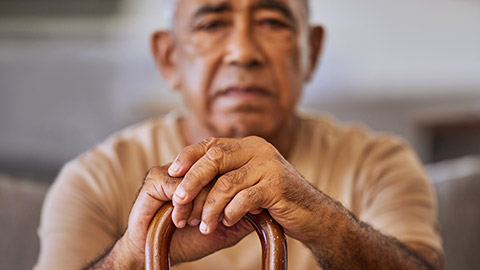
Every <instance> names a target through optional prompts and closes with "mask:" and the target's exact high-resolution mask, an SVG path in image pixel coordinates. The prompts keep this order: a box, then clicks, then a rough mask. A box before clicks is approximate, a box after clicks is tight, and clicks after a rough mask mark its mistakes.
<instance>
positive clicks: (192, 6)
mask: <svg viewBox="0 0 480 270" xmlns="http://www.w3.org/2000/svg"><path fill="white" fill-rule="evenodd" d="M179 1H180V3H179V4H180V5H181V7H182V9H183V8H186V9H188V10H190V11H191V12H195V11H196V10H197V9H199V8H204V7H206V8H210V9H211V10H218V11H228V10H234V9H237V8H248V9H259V8H267V9H274V10H278V11H282V9H283V10H284V11H283V12H282V13H287V12H288V13H291V14H292V15H293V14H294V13H296V12H295V10H297V9H299V7H301V6H302V5H304V1H298V0H179ZM184 10H185V9H184ZM285 11H286V12H285Z"/></svg>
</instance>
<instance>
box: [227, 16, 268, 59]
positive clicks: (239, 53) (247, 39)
mask: <svg viewBox="0 0 480 270" xmlns="http://www.w3.org/2000/svg"><path fill="white" fill-rule="evenodd" d="M224 60H225V62H226V64H229V65H234V66H240V67H246V68H252V67H258V66H260V65H262V64H263V63H264V60H265V59H264V56H263V53H262V51H261V48H260V47H259V45H258V43H257V42H256V40H255V37H254V35H253V32H252V31H251V30H250V29H249V27H248V26H246V25H245V26H240V27H236V28H235V29H234V30H233V31H232V34H231V35H230V39H229V42H228V45H227V51H226V55H225V58H224Z"/></svg>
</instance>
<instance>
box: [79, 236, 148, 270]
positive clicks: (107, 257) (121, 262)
mask: <svg viewBox="0 0 480 270" xmlns="http://www.w3.org/2000/svg"><path fill="white" fill-rule="evenodd" d="M125 241H126V240H125V239H124V238H123V237H122V238H120V239H119V240H118V241H116V242H115V244H114V245H113V246H112V247H110V248H109V249H107V251H106V252H105V253H104V254H102V255H101V256H100V257H98V258H97V259H95V260H94V261H93V262H91V263H89V264H88V265H87V266H85V268H84V270H100V269H143V268H144V262H143V260H140V262H139V261H138V260H135V259H134V258H131V254H130V252H129V251H128V248H127V247H126V244H127V243H125Z"/></svg>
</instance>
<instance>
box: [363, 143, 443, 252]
mask: <svg viewBox="0 0 480 270" xmlns="http://www.w3.org/2000/svg"><path fill="white" fill-rule="evenodd" d="M359 166H360V167H361V169H360V170H358V171H359V172H360V173H359V175H358V178H357V186H356V189H355V190H356V192H355V197H356V198H357V200H358V202H357V203H358V205H359V206H360V207H359V213H358V216H359V219H360V220H362V221H364V222H366V223H368V224H370V225H372V226H373V227H374V228H375V229H377V230H379V231H381V232H382V233H384V234H386V235H390V236H393V237H395V238H397V239H398V240H400V241H402V242H419V243H423V244H426V245H428V246H430V247H432V248H435V249H436V250H439V251H441V250H442V243H441V238H440V235H439V232H438V225H437V206H436V200H435V195H434V192H433V188H432V186H431V185H430V183H429V180H428V178H427V176H426V174H425V172H424V170H423V168H422V165H421V163H420V161H419V160H418V158H417V156H416V155H415V154H414V152H413V151H412V150H411V149H410V148H409V147H408V146H407V145H406V144H405V143H404V142H403V141H401V140H399V139H396V138H394V137H390V136H380V137H379V138H376V139H374V140H372V141H371V143H369V144H368V145H367V146H366V147H365V149H364V151H363V154H362V158H361V161H360V165H359Z"/></svg>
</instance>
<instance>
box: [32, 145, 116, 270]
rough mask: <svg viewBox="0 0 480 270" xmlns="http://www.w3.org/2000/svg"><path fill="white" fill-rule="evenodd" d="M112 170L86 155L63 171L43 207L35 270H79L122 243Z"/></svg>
mask: <svg viewBox="0 0 480 270" xmlns="http://www.w3.org/2000/svg"><path fill="white" fill-rule="evenodd" d="M85 159H87V160H85ZM82 161H87V162H86V164H89V166H85V165H83V164H85V163H82ZM109 167H110V166H109V164H108V162H106V161H105V160H104V159H102V158H101V157H99V156H98V155H94V154H92V153H87V155H85V156H84V157H83V158H81V159H80V160H75V161H73V162H70V163H69V164H67V165H66V166H65V167H64V168H63V169H62V171H61V172H60V174H59V176H58V177H57V179H56V181H55V183H54V184H53V186H52V187H51V189H50V190H49V192H48V194H47V196H46V199H45V202H44V205H43V209H42V218H41V221H40V228H39V231H38V233H39V237H40V244H41V246H40V254H39V258H38V261H37V264H36V266H35V268H34V269H39V270H43V269H49V270H52V269H81V268H82V267H84V266H85V265H86V264H87V263H88V262H90V261H92V260H94V259H95V258H96V257H98V256H99V254H102V253H103V252H104V251H105V250H106V249H107V248H108V247H110V246H111V245H112V244H113V243H114V242H115V240H116V239H117V238H118V237H119V234H121V231H120V230H119V227H118V224H115V220H116V219H117V217H116V216H115V215H116V209H115V205H114V204H115V202H114V200H113V198H114V197H115V195H114V194H115V190H112V186H111V185H109V180H108V179H107V178H111V174H112V173H113V172H112V170H111V169H110V168H109ZM105 190H110V191H111V192H105Z"/></svg>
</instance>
